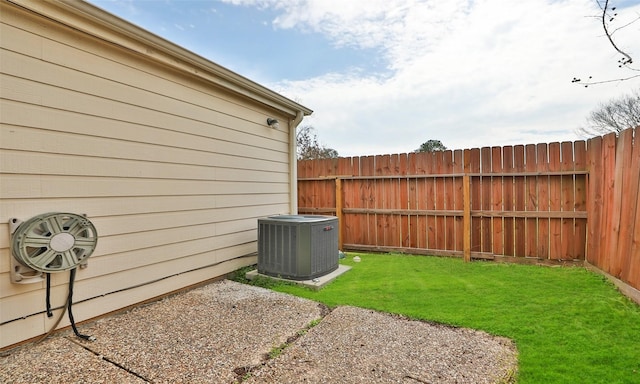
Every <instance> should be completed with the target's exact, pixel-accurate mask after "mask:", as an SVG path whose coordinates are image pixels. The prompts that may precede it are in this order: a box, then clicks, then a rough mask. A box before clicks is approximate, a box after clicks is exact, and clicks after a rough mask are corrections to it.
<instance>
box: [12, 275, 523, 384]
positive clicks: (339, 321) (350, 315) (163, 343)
mask: <svg viewBox="0 0 640 384" xmlns="http://www.w3.org/2000/svg"><path fill="white" fill-rule="evenodd" d="M320 319H321V320H320ZM316 324H317V325H316ZM314 325H315V326H314ZM80 332H82V333H85V334H89V335H92V336H94V337H96V338H97V340H96V341H94V342H89V341H84V340H80V339H77V338H75V337H74V336H73V334H72V333H71V332H61V333H58V334H56V335H54V336H52V337H51V338H49V339H47V340H45V341H44V342H43V343H41V344H38V345H26V346H24V347H22V348H20V349H17V350H15V351H9V352H10V353H9V354H8V356H3V357H0V382H1V383H86V382H93V383H99V382H105V383H116V382H117V383H144V382H147V383H149V382H151V383H178V382H179V383H238V382H242V383H247V384H249V383H332V384H340V383H510V382H512V381H513V377H514V375H515V372H516V370H517V352H516V349H515V346H514V345H513V343H512V342H511V341H509V340H507V339H503V338H497V337H494V336H491V335H488V334H486V333H484V332H477V331H473V330H468V329H462V328H452V327H448V326H443V325H433V324H429V323H425V322H419V321H411V320H408V319H405V318H402V317H399V316H394V315H388V314H383V313H379V312H375V311H371V310H367V309H362V308H355V307H338V308H336V309H334V310H333V311H330V312H329V311H328V310H327V309H326V308H325V307H324V306H322V305H320V304H318V303H316V302H314V301H310V300H306V299H302V298H298V297H295V296H291V295H286V294H282V293H276V292H273V291H269V290H266V289H262V288H257V287H253V286H249V285H243V284H239V283H235V282H232V281H226V280H225V281H221V282H216V283H212V284H209V285H207V286H204V287H201V288H197V289H194V290H191V291H188V292H185V293H182V294H178V295H175V296H172V297H169V298H166V299H164V300H161V301H158V302H155V303H152V304H148V305H144V306H140V307H136V308H134V309H132V310H129V311H126V312H122V313H119V314H115V315H112V316H108V317H105V318H102V319H100V320H97V321H94V322H89V323H87V324H82V325H81V326H80ZM274 352H279V353H274ZM270 353H271V355H272V357H269V354H270ZM274 355H277V356H275V357H274Z"/></svg>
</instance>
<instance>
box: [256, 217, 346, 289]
mask: <svg viewBox="0 0 640 384" xmlns="http://www.w3.org/2000/svg"><path fill="white" fill-rule="evenodd" d="M336 269H338V218H337V217H335V216H316V215H281V216H270V217H267V218H266V219H258V273H261V274H264V275H269V276H274V277H282V278H286V279H293V280H309V279H314V278H316V277H319V276H323V275H326V274H327V273H330V272H333V271H334V270H336Z"/></svg>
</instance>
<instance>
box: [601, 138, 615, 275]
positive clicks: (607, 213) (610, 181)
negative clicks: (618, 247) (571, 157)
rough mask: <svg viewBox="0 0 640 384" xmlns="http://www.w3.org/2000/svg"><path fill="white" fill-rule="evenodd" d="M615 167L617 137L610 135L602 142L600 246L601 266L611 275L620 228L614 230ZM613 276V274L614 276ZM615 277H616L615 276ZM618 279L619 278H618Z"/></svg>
mask: <svg viewBox="0 0 640 384" xmlns="http://www.w3.org/2000/svg"><path fill="white" fill-rule="evenodd" d="M615 166H616V135H615V134H613V133H610V134H608V135H605V136H604V137H603V140H602V171H603V177H602V179H603V190H602V198H603V206H602V216H603V226H602V228H603V231H602V234H601V237H602V238H603V239H602V244H600V251H599V252H600V254H601V255H600V257H599V260H600V262H601V264H600V265H601V266H602V268H603V270H604V271H606V272H608V273H611V263H612V261H613V260H612V257H613V255H608V253H607V252H608V251H609V250H610V249H611V248H612V245H611V242H613V241H614V237H615V238H616V240H617V234H618V228H617V227H615V228H614V216H615V212H613V203H614V199H615V197H614V196H615V190H614V186H615ZM612 275H613V274H612ZM613 276H615V275H613ZM616 277H617V276H616Z"/></svg>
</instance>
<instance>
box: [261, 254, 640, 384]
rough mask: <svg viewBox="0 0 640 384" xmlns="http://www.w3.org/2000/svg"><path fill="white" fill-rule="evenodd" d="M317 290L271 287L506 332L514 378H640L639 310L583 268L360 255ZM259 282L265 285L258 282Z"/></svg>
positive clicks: (597, 380) (330, 303) (636, 380)
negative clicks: (513, 354)
mask: <svg viewBox="0 0 640 384" xmlns="http://www.w3.org/2000/svg"><path fill="white" fill-rule="evenodd" d="M354 255H355V254H348V256H347V258H346V259H344V260H341V262H342V263H344V264H346V265H350V266H352V267H353V268H352V269H351V271H349V272H347V273H345V274H344V275H342V276H341V277H339V278H338V279H337V280H336V281H334V282H333V283H331V284H330V285H328V286H326V287H325V288H323V289H322V290H320V291H312V290H309V289H306V288H302V287H299V286H294V285H287V284H274V283H269V284H268V287H269V288H271V289H274V290H276V291H280V292H286V293H291V294H294V295H297V296H302V297H306V298H309V299H312V300H316V301H319V302H322V303H324V304H326V305H328V306H330V307H335V306H338V305H353V306H358V307H365V308H371V309H376V310H378V311H384V312H391V313H399V314H403V315H406V316H409V317H412V318H416V319H425V320H430V321H436V322H440V323H445V324H451V325H456V326H461V327H468V328H474V329H480V330H484V331H487V332H489V333H491V334H494V335H500V336H506V337H508V338H510V339H512V340H514V341H515V343H516V345H517V347H518V352H519V356H518V360H519V373H518V383H521V384H524V383H535V384H540V383H545V384H546V383H563V384H565V383H607V384H609V383H640V306H638V305H637V304H635V303H633V302H632V301H630V300H629V299H627V298H626V297H624V296H623V295H621V294H620V293H619V292H618V291H617V290H616V288H615V287H614V286H613V285H612V284H610V283H609V282H608V281H607V280H606V279H605V278H604V277H602V276H600V275H597V274H595V273H592V272H590V271H587V270H586V269H583V268H575V267H573V268H571V267H567V268H559V267H553V268H552V267H539V266H529V265H514V264H498V263H492V262H473V263H467V264H465V263H463V262H462V260H460V259H453V258H439V257H425V256H409V255H398V254H394V255H374V254H359V256H360V257H361V258H362V262H360V263H354V262H353V261H352V256H354ZM257 284H265V282H264V281H263V282H260V281H258V283H257Z"/></svg>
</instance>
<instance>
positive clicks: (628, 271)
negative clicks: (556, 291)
mask: <svg viewBox="0 0 640 384" xmlns="http://www.w3.org/2000/svg"><path fill="white" fill-rule="evenodd" d="M638 133H640V127H639V128H636V129H634V130H632V132H631V136H632V138H631V146H630V147H628V151H629V153H630V155H629V162H628V164H627V165H626V166H625V171H626V173H625V176H624V177H625V184H626V185H627V187H626V188H625V189H626V191H625V194H624V198H625V200H624V201H623V207H622V218H621V222H622V227H621V236H620V237H621V242H620V252H621V253H622V254H623V255H624V260H623V263H622V274H621V278H622V279H623V280H624V281H628V282H630V283H631V284H632V285H634V286H636V287H638V286H640V247H638V245H639V244H638V240H640V238H638V237H637V236H638V235H640V231H639V230H638V227H640V143H638V136H637V135H638ZM623 234H624V236H623Z"/></svg>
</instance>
